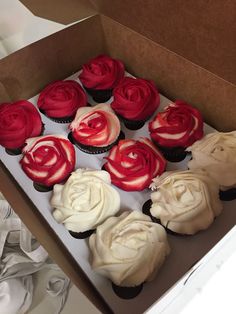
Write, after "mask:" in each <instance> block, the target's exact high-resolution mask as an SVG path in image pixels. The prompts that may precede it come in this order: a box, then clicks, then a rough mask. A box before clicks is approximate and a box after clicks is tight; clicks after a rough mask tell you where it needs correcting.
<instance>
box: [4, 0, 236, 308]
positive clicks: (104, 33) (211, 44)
mask: <svg viewBox="0 0 236 314" xmlns="http://www.w3.org/2000/svg"><path fill="white" fill-rule="evenodd" d="M21 2H22V3H24V4H25V5H27V6H29V7H31V6H33V7H31V10H32V12H34V13H35V14H37V15H39V16H42V17H46V18H48V19H52V20H55V21H58V22H61V21H63V22H64V23H71V22H74V21H76V20H77V19H78V18H81V17H83V18H84V17H86V16H90V17H89V18H87V19H85V20H83V21H82V22H80V23H76V24H74V25H72V26H69V27H68V28H66V29H64V30H62V31H60V32H58V33H55V34H53V35H51V36H49V37H47V38H45V39H42V40H40V41H38V42H36V43H34V44H31V45H30V46H28V47H25V48H23V49H21V50H19V51H17V52H15V53H13V54H12V55H10V56H8V57H6V58H4V59H2V60H0V69H1V71H0V99H1V102H4V101H13V100H19V99H30V98H31V97H33V96H34V95H36V94H38V93H39V92H40V91H41V90H42V88H43V87H44V86H45V85H47V84H48V83H50V82H51V81H53V80H57V79H64V78H66V77H68V76H70V75H72V74H73V73H75V72H76V71H78V70H79V69H80V68H81V66H82V64H83V63H85V62H86V61H87V60H88V59H90V58H92V57H94V56H96V55H98V54H101V53H106V54H109V55H111V56H112V57H115V58H119V59H121V60H123V61H124V63H125V66H126V69H127V71H128V72H130V73H131V74H133V75H135V76H139V77H145V78H147V79H153V80H154V81H155V82H156V84H157V86H158V87H159V89H160V91H161V93H162V94H164V95H165V96H167V97H168V98H169V99H177V98H179V99H184V100H186V101H187V102H189V103H192V104H193V105H194V106H196V107H198V108H199V109H200V110H201V112H202V114H203V116H204V119H205V121H206V122H207V123H208V124H210V125H211V126H212V127H214V128H216V129H218V130H222V131H229V130H233V129H235V125H236V107H235V106H234V105H233V104H234V101H235V99H236V97H235V96H236V88H235V85H234V84H235V82H236V74H235V71H234V68H233V65H234V64H235V53H234V52H235V48H236V47H235V41H234V38H235V33H234V32H233V30H232V31H230V32H229V31H228V26H229V25H231V24H232V22H233V21H234V20H235V12H236V10H234V6H235V4H234V3H233V2H227V4H225V5H224V8H222V7H221V6H220V4H221V2H220V0H215V1H210V2H208V5H206V4H205V2H204V1H203V0H200V1H193V0H190V1H188V2H186V3H185V4H184V5H183V2H181V1H175V2H173V1H170V0H166V1H154V0H152V1H151V0H149V1H143V0H136V1H134V0H129V1H118V0H115V1H112V4H111V3H110V2H109V1H107V0H93V1H91V2H89V1H79V0H70V1H68V0H67V1H66V0H58V1H50V4H49V3H48V2H49V1H43V0H38V1H34V4H32V1H27V0H24V1H23V0H22V1H21ZM55 8H56V9H55ZM95 12H99V13H98V14H97V13H95ZM219 19H220V20H219ZM0 165H1V167H0V190H1V191H2V192H3V194H4V195H5V196H6V197H7V199H8V200H9V202H10V204H11V205H12V206H13V207H14V208H15V210H16V212H17V213H18V214H19V216H20V217H21V218H22V220H23V221H24V222H25V224H26V225H27V226H28V227H29V229H30V230H31V231H32V232H33V233H34V235H35V236H36V237H37V238H38V240H39V241H40V242H41V243H42V245H43V246H44V247H45V248H46V249H47V251H48V252H49V254H50V255H51V257H52V258H53V259H54V260H55V262H57V263H58V264H59V266H60V267H61V268H62V269H63V270H64V271H65V272H66V273H67V274H68V275H69V276H70V277H71V279H72V280H73V281H74V283H75V284H76V285H77V286H78V287H79V288H80V289H81V291H82V292H83V293H84V294H85V295H86V296H88V297H89V299H90V300H91V302H93V303H94V304H95V305H96V306H97V307H98V309H99V310H101V311H102V312H112V311H114V312H117V313H118V312H120V313H121V312H122V311H123V310H124V308H125V306H123V310H120V311H119V310H117V309H118V308H119V307H118V308H117V305H115V304H114V307H113V306H112V305H108V304H107V302H106V301H107V300H104V298H102V297H101V295H100V294H99V292H98V290H99V286H97V289H96V288H95V287H94V285H93V284H92V283H91V282H90V281H89V280H88V278H87V276H86V274H85V272H84V271H83V270H82V269H81V267H80V265H79V264H78V263H77V261H76V260H75V259H74V258H73V257H72V255H71V253H70V252H69V251H68V248H67V247H66V246H65V245H64V243H63V242H62V241H61V239H59V238H58V235H57V234H56V233H55V231H54V230H53V229H52V228H51V227H50V224H49V223H48V222H47V221H45V218H44V217H43V216H42V215H41V214H40V212H39V210H38V209H37V208H36V207H35V206H34V204H33V203H32V201H31V200H30V199H31V195H26V194H25V193H24V192H23V189H22V187H20V186H19V184H17V183H16V181H15V180H14V175H11V174H10V173H9V171H8V170H7V169H6V167H5V166H4V165H3V163H2V162H1V164H0ZM23 188H24V187H23ZM231 204H232V203H231ZM231 204H230V203H228V204H225V205H224V207H225V208H224V212H223V214H222V215H221V216H220V219H217V220H216V222H215V223H214V227H213V228H210V229H209V231H208V233H207V241H205V239H206V237H205V233H200V234H199V235H197V236H196V237H194V239H196V241H195V240H194V243H195V244H192V243H193V239H190V238H188V239H185V240H184V242H185V243H183V242H181V241H179V240H177V241H176V240H175V247H174V252H176V251H178V250H183V247H184V246H183V245H184V244H186V245H193V246H194V250H193V251H191V254H189V253H188V252H185V251H184V252H183V256H184V260H185V262H183V260H181V259H179V260H175V253H173V255H172V256H171V257H170V261H172V263H173V259H174V260H175V263H174V267H175V269H172V270H171V271H170V272H169V276H168V278H166V279H167V280H166V282H167V283H168V284H166V285H162V286H156V288H155V287H153V285H151V284H150V286H148V285H147V287H145V289H146V290H147V291H148V298H147V299H146V301H145V302H141V303H140V304H139V302H136V301H135V300H134V301H125V302H128V303H126V304H127V309H128V307H130V306H132V309H135V312H136V313H141V312H143V311H144V310H146V309H147V308H148V307H149V306H151V305H152V304H153V303H154V302H155V301H157V299H158V298H160V297H161V296H163V294H164V293H166V291H167V290H168V289H170V288H171V286H172V285H175V288H174V289H171V291H170V293H167V294H165V296H166V297H168V295H169V297H168V298H169V300H171V298H172V299H173V298H174V297H175V296H177V295H178V293H179V291H180V290H181V289H182V287H183V284H184V282H185V280H186V278H187V277H188V276H189V274H190V273H191V272H192V271H193V269H194V270H195V269H196V267H197V265H196V266H195V268H192V264H194V263H195V262H197V261H198V260H199V259H201V258H202V257H203V256H204V255H205V254H206V253H207V252H208V251H210V250H211V249H212V247H213V246H214V245H215V244H216V243H217V242H218V241H219V240H220V239H221V238H222V237H223V236H224V235H225V234H226V233H227V232H228V231H229V230H230V229H231V228H232V227H233V225H234V224H235V221H236V213H235V211H234V210H233V207H232V205H231ZM189 241H192V242H190V244H189ZM177 242H179V244H177ZM178 252H179V251H178ZM171 259H172V260H171ZM169 263H170V262H169ZM172 265H173V264H172ZM196 271H197V270H196ZM161 276H162V277H163V275H161V272H160V277H161ZM160 277H159V278H160ZM164 279H165V278H162V279H161V278H160V280H162V281H164ZM176 282H178V283H177V284H176ZM155 289H156V290H155ZM164 299H165V297H164V298H162V300H164ZM162 300H161V301H162ZM161 301H160V302H159V309H160V311H161V306H162V305H161V304H163V303H162V302H161ZM114 302H116V298H114ZM164 302H165V306H166V304H167V303H168V302H167V301H164ZM111 303H112V302H111ZM128 304H129V305H128ZM162 308H164V307H162ZM119 309H120V308H119ZM156 309H157V308H156Z"/></svg>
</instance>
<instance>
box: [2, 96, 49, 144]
mask: <svg viewBox="0 0 236 314" xmlns="http://www.w3.org/2000/svg"><path fill="white" fill-rule="evenodd" d="M42 128H43V126H42V120H41V117H40V114H39V112H38V111H37V109H36V108H35V107H34V105H33V104H31V103H30V102H29V101H26V100H20V101H17V102H15V103H4V104H0V144H1V145H2V146H4V147H6V148H8V149H14V148H20V147H22V146H23V145H24V143H25V140H26V139H27V138H29V137H33V136H38V135H40V134H41V132H42Z"/></svg>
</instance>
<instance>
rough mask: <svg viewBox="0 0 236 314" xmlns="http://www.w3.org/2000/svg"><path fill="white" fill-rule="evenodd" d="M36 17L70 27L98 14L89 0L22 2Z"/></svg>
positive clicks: (24, 0)
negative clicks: (69, 25)
mask: <svg viewBox="0 0 236 314" xmlns="http://www.w3.org/2000/svg"><path fill="white" fill-rule="evenodd" d="M20 2H21V3H22V4H23V5H24V6H25V7H26V8H27V9H28V10H29V11H30V12H32V13H33V14H34V15H35V16H38V17H41V18H44V19H47V20H50V21H54V22H57V23H61V24H64V25H68V24H71V23H74V22H77V21H79V20H82V19H85V18H87V17H89V16H92V15H95V14H97V10H96V8H95V6H94V4H93V3H92V2H91V1H89V0H57V1H52V0H50V1H47V0H34V1H32V0H20Z"/></svg>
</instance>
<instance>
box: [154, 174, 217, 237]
mask: <svg viewBox="0 0 236 314" xmlns="http://www.w3.org/2000/svg"><path fill="white" fill-rule="evenodd" d="M153 181H154V182H153V184H152V185H151V187H152V189H155V190H156V191H155V192H153V193H152V194H151V200H152V206H151V209H150V212H151V214H152V216H153V217H155V218H157V219H160V221H161V223H162V225H163V226H165V227H167V228H168V229H170V230H172V231H174V232H176V233H182V234H195V233H196V232H198V231H199V230H204V229H206V228H208V227H209V226H210V225H211V223H212V222H213V220H214V218H215V217H216V216H218V215H219V214H220V213H221V211H222V203H221V202H220V200H219V185H218V184H217V183H216V182H215V181H214V180H213V179H211V178H210V177H209V176H208V175H207V174H206V172H204V171H202V170H195V171H190V170H185V171H170V172H165V173H164V174H163V175H161V176H160V177H157V178H155V179H154V180H153Z"/></svg>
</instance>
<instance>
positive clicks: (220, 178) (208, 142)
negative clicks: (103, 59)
mask: <svg viewBox="0 0 236 314" xmlns="http://www.w3.org/2000/svg"><path fill="white" fill-rule="evenodd" d="M187 150H188V151H189V152H191V153H192V160H190V161H189V163H188V167H189V169H197V168H202V169H204V170H205V171H206V172H207V174H208V175H209V176H211V177H212V178H213V179H214V180H215V181H216V182H217V183H218V184H219V186H220V198H221V199H222V200H232V199H235V198H236V131H233V132H228V133H223V132H214V133H210V134H208V135H206V136H205V137H204V138H202V139H201V140H200V141H197V142H195V143H194V144H193V145H192V146H190V147H188V149H187Z"/></svg>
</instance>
